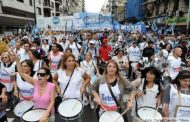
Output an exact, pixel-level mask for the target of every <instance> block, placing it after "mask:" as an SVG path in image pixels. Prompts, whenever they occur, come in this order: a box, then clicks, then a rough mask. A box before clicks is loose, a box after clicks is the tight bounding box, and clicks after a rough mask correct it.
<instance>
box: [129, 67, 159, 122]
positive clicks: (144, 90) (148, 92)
mask: <svg viewBox="0 0 190 122" xmlns="http://www.w3.org/2000/svg"><path fill="white" fill-rule="evenodd" d="M132 84H134V85H135V86H136V87H137V88H138V90H137V94H136V97H135V98H136V101H135V102H136V104H135V106H133V109H132V117H133V122H139V121H140V119H139V118H138V117H137V112H138V109H140V108H142V107H151V108H154V109H156V108H157V107H159V105H160V103H161V95H162V94H161V93H162V87H161V73H160V72H159V70H157V69H156V68H155V67H147V68H145V69H144V70H143V71H142V74H141V78H138V79H136V80H135V81H133V82H132ZM149 116H150V114H149ZM153 118H154V117H150V119H153ZM141 119H143V118H141Z"/></svg>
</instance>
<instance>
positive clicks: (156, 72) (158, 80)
mask: <svg viewBox="0 0 190 122" xmlns="http://www.w3.org/2000/svg"><path fill="white" fill-rule="evenodd" d="M148 72H151V73H152V74H154V75H155V79H154V83H155V84H157V85H158V91H159V92H158V95H159V93H160V91H161V83H162V77H161V76H162V73H161V72H160V71H159V70H158V69H157V68H156V67H154V66H150V67H147V68H145V69H144V70H142V71H141V74H142V75H141V78H142V79H144V84H143V91H144V94H146V85H147V80H146V74H147V73H148ZM158 95H157V97H158Z"/></svg>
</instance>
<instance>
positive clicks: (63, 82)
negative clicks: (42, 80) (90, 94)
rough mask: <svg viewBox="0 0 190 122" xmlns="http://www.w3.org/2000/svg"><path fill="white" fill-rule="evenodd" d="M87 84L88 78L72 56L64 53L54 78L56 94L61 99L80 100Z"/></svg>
mask: <svg viewBox="0 0 190 122" xmlns="http://www.w3.org/2000/svg"><path fill="white" fill-rule="evenodd" d="M89 82H90V76H89V75H88V74H87V73H86V72H85V71H84V70H83V69H82V68H80V67H78V64H77V62H76V60H75V57H74V55H73V54H72V53H65V54H64V56H63V59H62V63H61V68H60V69H59V70H58V71H57V73H56V74H55V76H54V83H55V84H56V88H57V92H58V94H60V95H62V96H63V99H71V98H77V99H81V97H82V94H83V93H84V92H85V90H86V85H87V84H88V83H89ZM58 83H59V85H58ZM67 84H68V85H67ZM66 86H67V87H66ZM65 89H66V90H65Z"/></svg>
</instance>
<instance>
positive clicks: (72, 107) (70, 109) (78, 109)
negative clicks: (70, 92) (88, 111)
mask: <svg viewBox="0 0 190 122" xmlns="http://www.w3.org/2000/svg"><path fill="white" fill-rule="evenodd" d="M82 111H83V104H82V102H81V101H80V100H78V99H75V98H73V99H65V100H64V101H63V102H62V103H61V104H60V105H59V107H58V113H59V114H60V116H61V118H62V119H64V120H75V119H77V118H79V117H80V115H81V114H82Z"/></svg>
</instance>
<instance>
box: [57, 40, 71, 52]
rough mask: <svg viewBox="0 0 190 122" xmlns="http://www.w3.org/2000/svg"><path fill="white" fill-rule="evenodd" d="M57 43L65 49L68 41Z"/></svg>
mask: <svg viewBox="0 0 190 122" xmlns="http://www.w3.org/2000/svg"><path fill="white" fill-rule="evenodd" d="M59 44H60V45H61V46H62V48H63V50H64V51H65V50H66V49H67V48H68V45H69V42H68V41H66V42H65V43H63V42H61V43H59Z"/></svg>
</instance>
